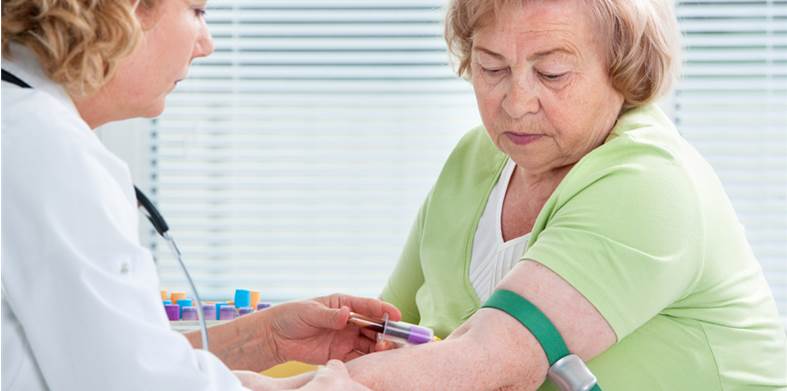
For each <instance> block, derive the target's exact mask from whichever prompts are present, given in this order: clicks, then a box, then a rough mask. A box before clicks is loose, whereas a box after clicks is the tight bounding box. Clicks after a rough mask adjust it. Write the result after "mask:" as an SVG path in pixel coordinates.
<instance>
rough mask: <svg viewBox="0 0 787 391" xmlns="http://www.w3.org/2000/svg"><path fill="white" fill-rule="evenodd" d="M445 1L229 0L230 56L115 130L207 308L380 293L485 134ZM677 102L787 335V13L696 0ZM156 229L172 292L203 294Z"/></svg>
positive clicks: (219, 39) (223, 49)
mask: <svg viewBox="0 0 787 391" xmlns="http://www.w3.org/2000/svg"><path fill="white" fill-rule="evenodd" d="M446 3H447V2H446V1H444V0H398V1H393V0H342V1H331V0H281V1H270V0H210V2H209V4H208V13H207V20H208V24H209V26H210V28H211V31H212V33H213V37H214V40H215V44H216V51H215V53H214V54H213V55H212V56H211V57H209V58H206V59H200V60H198V61H196V62H195V63H194V65H193V67H192V69H191V72H190V75H189V79H187V80H186V81H185V82H182V83H180V85H179V87H178V89H177V90H176V91H175V92H174V93H173V94H172V95H171V96H170V97H169V99H168V108H167V110H166V111H165V112H164V114H163V115H162V116H161V117H160V118H158V119H155V120H134V121H128V122H123V123H118V124H112V125H109V126H106V127H105V128H103V129H101V130H100V131H99V134H100V136H101V138H102V139H103V141H104V142H105V144H107V146H108V147H109V148H110V149H111V150H113V151H114V152H115V153H117V154H118V155H120V156H121V157H122V158H123V159H125V160H126V161H127V162H128V163H129V165H130V167H131V170H132V173H133V176H134V179H135V182H136V183H137V185H138V186H139V187H140V188H141V189H143V190H144V191H146V192H148V194H149V195H150V196H151V198H153V199H154V201H155V202H157V203H158V205H159V208H160V209H161V210H162V212H163V213H164V215H165V216H166V218H167V219H168V221H169V223H170V226H171V228H172V231H171V232H172V235H173V236H174V238H175V239H176V240H177V241H178V243H179V245H180V247H181V250H182V251H183V253H184V260H185V262H186V263H187V265H188V266H189V268H190V270H191V273H192V275H193V277H194V279H195V281H196V283H197V285H198V287H199V289H200V292H201V294H202V296H204V297H205V298H206V299H227V298H228V297H230V295H232V293H233V291H234V289H235V288H251V289H257V290H260V291H261V292H262V297H263V301H270V302H277V301H283V300H289V299H295V298H306V297H311V296H316V295H323V294H329V293H332V292H345V293H352V294H357V295H366V296H376V295H378V294H379V292H380V291H381V289H382V287H383V285H384V284H385V281H386V279H387V276H388V274H389V273H390V272H391V271H392V269H393V267H394V265H395V263H396V261H397V259H398V256H399V252H400V250H401V247H402V245H403V243H404V240H405V237H406V235H407V233H408V231H409V229H410V226H411V224H412V222H413V220H414V218H415V214H416V211H417V209H418V208H419V206H420V204H421V202H422V201H423V199H424V197H425V196H426V194H427V192H428V191H429V189H430V188H431V186H432V184H433V182H434V181H435V179H436V178H437V175H438V174H439V171H440V168H441V166H442V163H443V162H444V160H445V159H446V157H447V156H448V153H449V152H450V151H451V149H452V148H453V146H454V145H455V143H456V142H457V141H458V140H459V138H460V137H461V136H462V135H463V134H464V133H465V132H466V131H467V130H469V129H470V128H472V127H474V126H477V125H478V124H480V117H479V115H478V112H477V109H476V107H475V100H474V96H473V93H472V89H471V86H470V84H469V83H467V82H465V81H463V80H461V79H459V78H458V77H457V76H456V75H455V74H454V73H453V71H452V67H451V65H450V63H449V57H448V55H447V53H446V48H445V43H444V41H443V39H442V31H443V26H442V20H443V15H444V7H445V5H446ZM676 10H677V14H678V17H679V20H680V24H681V30H682V32H683V35H684V39H683V43H684V58H683V59H684V65H683V74H682V79H681V81H680V82H679V83H678V84H677V86H676V88H675V89H674V91H673V93H672V94H671V95H670V96H668V97H666V98H665V99H663V101H662V102H660V103H661V105H662V107H663V108H664V109H665V110H666V111H667V113H668V114H669V115H670V116H672V118H673V119H674V120H675V122H676V124H677V125H678V128H679V130H680V131H681V133H682V134H683V135H684V137H686V138H687V139H688V140H689V141H690V142H691V143H692V144H693V145H694V146H695V147H696V148H697V149H699V151H700V152H701V153H702V154H703V155H704V156H705V158H706V159H707V160H708V161H709V162H710V163H711V164H712V165H713V166H714V168H715V169H716V172H717V173H718V175H719V176H720V177H721V180H722V182H723V183H724V185H725V187H726V190H727V192H728V194H729V196H730V198H731V199H732V201H733V204H734V206H735V208H736V210H737V212H738V216H739V218H740V220H741V222H742V223H743V225H744V226H745V227H746V231H747V234H748V238H749V241H750V243H751V245H752V247H753V248H754V252H755V253H756V255H757V257H758V259H759V261H760V263H761V264H762V267H763V269H764V271H765V275H766V277H767V279H768V281H769V283H770V286H771V289H772V291H773V294H774V296H775V297H776V300H777V301H778V303H779V310H780V313H781V314H782V316H783V319H785V325H787V0H768V1H766V0H761V1H755V0H737V1H732V0H717V1H701V0H697V1H677V2H676ZM140 235H141V237H142V241H143V243H144V244H145V245H146V246H148V247H149V248H150V249H151V251H152V252H153V254H154V256H155V257H156V258H157V259H158V263H159V271H160V278H161V286H162V289H179V290H184V291H187V285H186V281H185V279H184V277H183V276H182V274H181V273H180V271H179V269H178V268H177V266H176V262H175V260H174V258H173V257H172V256H171V254H170V252H169V249H168V248H167V246H166V244H165V243H163V242H161V241H160V239H159V238H158V237H157V236H156V235H155V232H154V231H153V230H152V228H151V227H150V226H149V225H148V224H147V222H145V221H142V220H141V222H140Z"/></svg>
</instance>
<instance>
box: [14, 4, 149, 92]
mask: <svg viewBox="0 0 787 391" xmlns="http://www.w3.org/2000/svg"><path fill="white" fill-rule="evenodd" d="M159 1H160V0H137V1H131V0H3V2H2V10H3V11H2V12H3V19H2V21H3V23H2V31H3V43H2V45H3V57H6V56H11V57H13V53H12V52H11V50H10V45H9V44H10V43H11V42H15V43H18V44H21V45H23V46H26V47H27V48H29V49H31V50H32V51H33V52H34V53H35V54H36V56H37V58H38V61H39V62H40V64H41V66H42V68H43V70H44V73H45V74H46V76H48V77H49V78H50V79H51V80H52V81H54V82H56V83H59V84H61V85H62V86H64V87H65V88H66V90H67V91H68V92H69V93H71V94H74V95H77V96H84V95H89V94H92V93H94V92H95V91H97V90H98V89H99V88H101V86H103V85H104V84H105V83H106V82H107V81H109V80H110V79H111V78H112V76H113V75H114V73H115V70H116V69H117V66H118V63H119V62H120V60H121V59H123V58H124V57H126V56H128V55H129V54H130V53H131V52H132V51H133V50H134V48H135V47H136V46H137V45H138V44H139V42H140V40H141V37H142V26H141V25H140V21H139V19H138V18H137V16H136V15H135V13H136V12H137V7H144V9H140V10H139V12H145V11H146V10H153V9H154V7H155V5H156V4H157V3H158V2H159Z"/></svg>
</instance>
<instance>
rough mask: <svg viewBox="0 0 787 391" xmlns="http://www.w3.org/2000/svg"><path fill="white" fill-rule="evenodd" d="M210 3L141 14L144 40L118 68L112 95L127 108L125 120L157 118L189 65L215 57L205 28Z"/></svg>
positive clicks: (164, 6) (181, 1)
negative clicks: (198, 59) (206, 12)
mask: <svg viewBox="0 0 787 391" xmlns="http://www.w3.org/2000/svg"><path fill="white" fill-rule="evenodd" d="M206 2H207V0H160V1H159V3H158V5H157V6H156V8H155V9H154V10H144V9H142V8H141V7H140V10H138V11H137V15H138V16H139V19H140V21H141V22H142V24H143V26H144V29H145V30H144V38H143V40H142V43H141V44H140V45H139V47H137V48H136V50H135V51H134V52H133V53H132V54H131V55H130V56H129V57H128V58H126V59H125V60H124V61H123V62H122V63H121V64H120V65H119V66H118V72H117V74H116V77H115V78H114V80H113V82H112V83H111V84H113V85H112V86H111V89H112V90H113V91H112V94H111V95H112V96H113V97H116V98H117V101H118V102H123V103H124V106H125V107H124V110H127V111H128V112H127V113H124V114H125V115H124V117H126V118H130V117H155V116H158V115H159V114H161V112H162V111H164V103H165V99H166V96H167V95H168V94H169V93H170V92H171V91H172V90H173V89H174V88H175V85H176V84H177V83H178V82H179V81H181V80H183V79H184V78H186V74H187V73H188V69H189V65H191V61H192V60H193V59H195V58H198V57H205V56H207V55H209V54H211V53H212V52H213V38H212V37H211V35H210V32H209V31H208V27H207V25H206V24H205V6H206Z"/></svg>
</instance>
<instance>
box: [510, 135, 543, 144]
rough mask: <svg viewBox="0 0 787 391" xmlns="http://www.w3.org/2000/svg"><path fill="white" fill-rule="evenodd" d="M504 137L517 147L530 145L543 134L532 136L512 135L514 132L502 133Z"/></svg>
mask: <svg viewBox="0 0 787 391" xmlns="http://www.w3.org/2000/svg"><path fill="white" fill-rule="evenodd" d="M503 134H504V135H505V136H506V137H508V139H509V140H511V142H513V143H514V144H517V145H527V144H530V143H532V142H534V141H536V140H538V139H540V138H541V137H542V136H543V134H534V133H514V132H505V133H503Z"/></svg>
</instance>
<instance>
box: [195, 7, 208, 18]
mask: <svg viewBox="0 0 787 391" xmlns="http://www.w3.org/2000/svg"><path fill="white" fill-rule="evenodd" d="M207 12H208V11H207V10H206V9H205V8H194V15H196V16H197V17H199V18H202V17H204V16H205V14H206V13H207Z"/></svg>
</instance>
